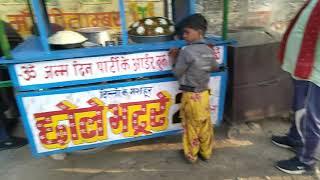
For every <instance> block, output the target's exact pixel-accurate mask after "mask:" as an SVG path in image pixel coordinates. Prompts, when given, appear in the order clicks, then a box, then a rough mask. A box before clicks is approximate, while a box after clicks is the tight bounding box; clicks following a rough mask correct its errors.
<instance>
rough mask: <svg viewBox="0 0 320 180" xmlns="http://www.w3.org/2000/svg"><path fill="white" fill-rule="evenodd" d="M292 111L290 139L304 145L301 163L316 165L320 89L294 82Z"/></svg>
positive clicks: (306, 82) (315, 86)
mask: <svg viewBox="0 0 320 180" xmlns="http://www.w3.org/2000/svg"><path fill="white" fill-rule="evenodd" d="M292 110H293V111H294V121H293V122H292V125H291V128H290V130H289V134H288V137H289V138H290V139H291V140H293V141H296V142H301V143H302V148H301V149H298V152H297V156H298V157H299V159H300V161H301V162H303V163H305V164H308V165H314V164H315V163H316V159H315V156H316V153H317V151H318V150H319V144H320V87H318V86H317V85H315V84H314V83H312V82H308V81H302V80H301V81H300V80H294V99H293V105H292Z"/></svg>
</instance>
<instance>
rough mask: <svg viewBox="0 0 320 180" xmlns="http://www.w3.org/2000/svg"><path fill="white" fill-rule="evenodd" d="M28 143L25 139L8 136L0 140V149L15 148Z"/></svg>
mask: <svg viewBox="0 0 320 180" xmlns="http://www.w3.org/2000/svg"><path fill="white" fill-rule="evenodd" d="M27 144H28V141H27V139H25V138H19V137H10V138H9V139H7V140H4V141H1V142H0V151H2V150H7V149H17V148H20V147H22V146H25V145H27Z"/></svg>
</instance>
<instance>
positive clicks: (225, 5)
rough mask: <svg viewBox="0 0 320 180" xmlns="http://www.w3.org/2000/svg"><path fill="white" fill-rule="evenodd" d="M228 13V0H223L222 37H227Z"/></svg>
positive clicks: (224, 38)
mask: <svg viewBox="0 0 320 180" xmlns="http://www.w3.org/2000/svg"><path fill="white" fill-rule="evenodd" d="M228 15H229V0H224V1H223V25H222V38H223V40H226V39H228Z"/></svg>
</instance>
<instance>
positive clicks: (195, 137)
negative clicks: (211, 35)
mask: <svg viewBox="0 0 320 180" xmlns="http://www.w3.org/2000/svg"><path fill="white" fill-rule="evenodd" d="M179 25H180V28H181V30H183V32H182V38H183V39H184V40H185V41H186V42H187V45H186V46H184V47H183V48H182V49H180V50H178V49H171V50H170V52H169V56H170V57H171V58H172V61H173V62H172V64H173V73H174V75H175V77H177V79H178V81H179V86H180V87H179V89H180V90H181V91H182V99H181V106H180V117H181V118H182V126H183V128H184V133H183V151H184V156H185V157H186V159H187V160H188V161H189V162H190V163H195V162H196V161H197V159H198V156H199V157H200V158H201V159H203V160H209V159H210V157H211V154H212V148H213V147H212V146H213V128H212V122H211V118H210V105H209V96H210V91H209V87H208V83H209V80H210V73H211V72H212V71H214V70H218V63H217V62H216V61H215V59H214V57H213V50H212V49H211V48H210V47H209V46H208V45H206V42H205V40H204V34H205V32H206V30H207V21H206V19H205V18H204V17H203V16H202V15H201V14H194V15H191V16H189V17H187V18H185V19H184V20H182V23H180V24H179Z"/></svg>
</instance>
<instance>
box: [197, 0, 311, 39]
mask: <svg viewBox="0 0 320 180" xmlns="http://www.w3.org/2000/svg"><path fill="white" fill-rule="evenodd" d="M305 1H306V0H230V9H229V11H230V14H229V27H230V29H234V28H238V27H243V26H258V27H266V28H271V29H272V30H274V31H278V32H283V31H284V30H285V28H286V26H287V24H288V22H289V21H290V19H291V18H292V17H293V16H294V15H295V13H296V12H297V10H298V9H299V8H300V7H301V6H302V5H303V3H304V2H305ZM222 9H223V0H197V11H198V12H204V13H203V14H205V16H206V17H207V19H208V20H209V31H210V32H211V33H215V34H220V33H221V28H222Z"/></svg>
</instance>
